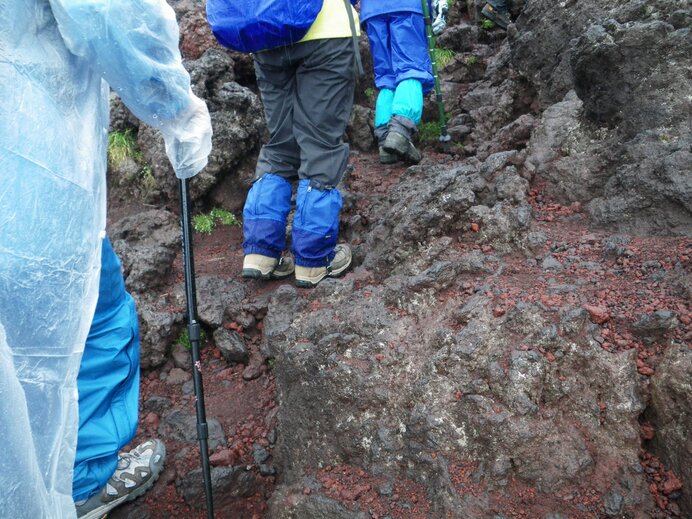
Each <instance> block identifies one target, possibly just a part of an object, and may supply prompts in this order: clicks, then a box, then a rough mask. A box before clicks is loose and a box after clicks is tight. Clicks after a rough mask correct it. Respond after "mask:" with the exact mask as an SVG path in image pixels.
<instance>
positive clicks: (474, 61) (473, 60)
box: [466, 54, 478, 67]
mask: <svg viewBox="0 0 692 519" xmlns="http://www.w3.org/2000/svg"><path fill="white" fill-rule="evenodd" d="M477 63H478V56H476V55H475V54H471V55H470V56H469V57H468V58H466V64H467V65H468V66H469V67H472V66H473V65H476V64H477Z"/></svg>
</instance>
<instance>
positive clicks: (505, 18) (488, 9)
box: [481, 4, 510, 31]
mask: <svg viewBox="0 0 692 519" xmlns="http://www.w3.org/2000/svg"><path fill="white" fill-rule="evenodd" d="M481 14H482V15H483V16H485V17H486V18H487V19H488V20H491V21H493V22H495V25H497V26H498V27H500V28H502V29H504V30H505V31H506V30H507V26H508V25H509V22H510V20H509V13H508V12H506V11H504V12H503V11H499V10H498V9H496V8H495V7H493V6H492V5H490V4H485V6H483V9H482V10H481Z"/></svg>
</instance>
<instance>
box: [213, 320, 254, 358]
mask: <svg viewBox="0 0 692 519" xmlns="http://www.w3.org/2000/svg"><path fill="white" fill-rule="evenodd" d="M214 343H215V344H216V346H217V348H219V351H221V355H223V358H224V359H226V360H227V361H228V362H233V363H240V364H247V362H248V360H249V359H250V354H249V352H248V349H247V346H245V341H244V340H243V338H242V337H241V335H240V334H239V333H238V332H236V331H234V330H226V329H225V328H219V329H218V330H215V331H214Z"/></svg>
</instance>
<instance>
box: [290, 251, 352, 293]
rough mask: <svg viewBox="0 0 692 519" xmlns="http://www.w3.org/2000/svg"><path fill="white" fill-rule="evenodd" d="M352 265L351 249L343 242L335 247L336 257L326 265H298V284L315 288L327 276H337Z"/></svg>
mask: <svg viewBox="0 0 692 519" xmlns="http://www.w3.org/2000/svg"><path fill="white" fill-rule="evenodd" d="M350 265H351V249H350V248H349V246H348V245H345V244H342V245H337V246H336V247H334V259H333V260H332V261H331V263H329V265H327V266H326V267H301V266H300V265H296V286H297V287H298V288H314V287H316V286H317V284H318V283H319V282H320V281H322V280H323V279H324V278H326V277H330V278H335V277H338V276H340V275H341V274H343V273H344V272H346V269H347V268H348V267H349V266H350Z"/></svg>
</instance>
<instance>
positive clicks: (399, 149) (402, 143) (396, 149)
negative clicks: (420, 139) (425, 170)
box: [382, 132, 423, 164]
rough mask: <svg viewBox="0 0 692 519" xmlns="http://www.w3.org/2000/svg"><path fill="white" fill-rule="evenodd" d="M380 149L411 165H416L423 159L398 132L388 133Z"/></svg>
mask: <svg viewBox="0 0 692 519" xmlns="http://www.w3.org/2000/svg"><path fill="white" fill-rule="evenodd" d="M382 148H383V149H384V151H386V152H387V153H393V154H395V155H396V156H397V157H399V158H401V159H403V160H405V161H406V162H409V163H411V164H418V163H419V162H420V160H421V159H422V158H423V157H422V155H421V154H420V152H419V151H418V150H417V149H416V147H415V146H414V145H413V143H412V142H411V141H410V140H408V139H407V138H406V137H405V136H404V135H402V134H400V133H399V132H389V133H388V134H387V138H386V139H385V140H384V144H382Z"/></svg>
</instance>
